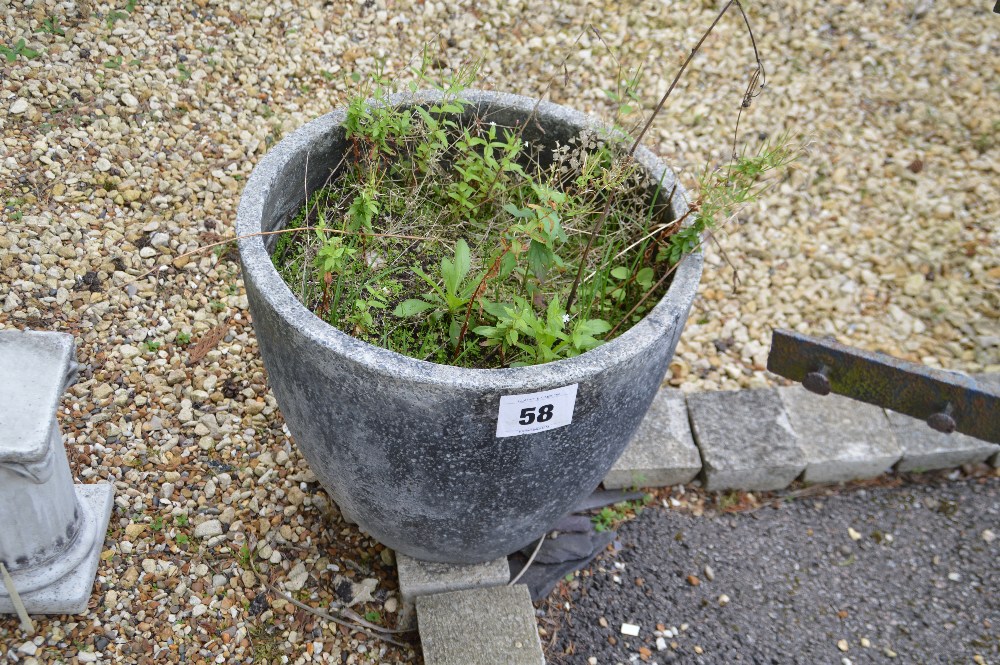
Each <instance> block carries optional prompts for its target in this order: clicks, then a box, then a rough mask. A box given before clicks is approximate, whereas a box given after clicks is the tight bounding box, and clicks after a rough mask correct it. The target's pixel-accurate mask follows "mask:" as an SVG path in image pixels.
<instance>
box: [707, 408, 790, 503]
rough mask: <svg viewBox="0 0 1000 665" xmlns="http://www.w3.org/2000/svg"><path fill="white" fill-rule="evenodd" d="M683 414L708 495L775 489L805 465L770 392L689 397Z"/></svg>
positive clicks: (786, 421) (788, 481)
mask: <svg viewBox="0 0 1000 665" xmlns="http://www.w3.org/2000/svg"><path fill="white" fill-rule="evenodd" d="M687 406H688V413H689V415H690V417H691V430H692V432H693V433H694V439H695V443H697V444H698V448H699V449H700V450H701V459H702V462H703V463H704V468H703V469H702V471H703V473H704V476H705V488H706V489H708V490H709V491H713V492H714V491H718V490H727V489H743V490H762V491H766V490H777V489H781V488H783V487H787V486H788V485H789V484H790V483H791V482H792V481H793V480H795V479H796V478H798V477H799V474H801V473H802V472H803V471H804V470H805V467H806V461H805V455H804V454H803V452H802V449H801V448H800V447H799V443H798V437H797V436H796V434H795V431H794V430H793V429H792V426H791V424H790V423H789V421H788V414H787V413H786V412H785V407H784V404H782V401H781V398H780V397H778V393H777V391H775V390H774V389H773V388H765V389H761V390H734V391H727V392H706V393H695V394H693V395H689V396H688V399H687Z"/></svg>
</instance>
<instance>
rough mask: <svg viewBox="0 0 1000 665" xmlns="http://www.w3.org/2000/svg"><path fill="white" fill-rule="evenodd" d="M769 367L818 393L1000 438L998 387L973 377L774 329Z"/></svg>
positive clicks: (948, 428)
mask: <svg viewBox="0 0 1000 665" xmlns="http://www.w3.org/2000/svg"><path fill="white" fill-rule="evenodd" d="M767 368H768V369H769V370H770V371H772V372H774V373H775V374H780V375H781V376H783V377H785V378H788V379H791V380H792V381H798V382H801V383H802V385H803V386H804V387H805V388H806V389H808V390H810V391H812V392H814V393H817V394H819V395H826V394H829V393H831V392H833V393H837V394H838V395H844V396H845V397H850V398H851V399H856V400H859V401H862V402H868V403H869V404H874V405H876V406H881V407H884V408H886V409H891V410H893V411H898V412H900V413H905V414H906V415H908V416H913V417H914V418H920V419H921V420H926V421H927V424H928V425H930V426H931V427H933V428H934V429H936V430H938V431H940V432H945V433H951V432H960V433H962V434H967V435H969V436H973V437H976V438H977V439H983V440H984V441H990V442H992V443H1000V392H998V389H997V388H995V387H991V386H990V387H988V386H986V385H984V384H981V383H977V382H976V380H975V379H973V378H971V377H968V376H965V375H964V374H957V373H955V372H947V371H944V370H940V369H932V368H929V367H925V366H924V365H919V364H917V363H911V362H907V361H905V360H900V359H899V358H894V357H892V356H890V355H886V354H884V353H873V352H871V351H863V350H861V349H856V348H854V347H851V346H847V345H845V344H840V343H839V342H836V341H833V340H831V339H817V338H814V337H808V336H806V335H802V334H800V333H797V332H792V331H789V330H775V331H774V332H773V333H772V335H771V352H770V353H769V354H768V357H767Z"/></svg>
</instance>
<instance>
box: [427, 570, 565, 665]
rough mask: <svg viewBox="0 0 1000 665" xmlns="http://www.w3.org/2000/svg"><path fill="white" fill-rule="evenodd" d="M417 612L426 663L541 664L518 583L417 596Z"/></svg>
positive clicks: (527, 599)
mask: <svg viewBox="0 0 1000 665" xmlns="http://www.w3.org/2000/svg"><path fill="white" fill-rule="evenodd" d="M417 614H418V615H419V621H418V623H419V624H420V648H421V649H422V650H423V652H424V663H425V664H426V665H471V664H472V663H495V664H496V665H500V664H501V663H502V664H503V665H545V656H544V654H543V653H542V645H541V642H540V640H539V639H538V625H537V623H536V619H535V608H534V607H533V606H532V604H531V595H530V594H529V593H528V587H526V586H524V585H523V584H515V585H514V586H512V587H511V586H498V587H490V588H485V589H467V590H465V591H452V592H450V593H440V594H432V595H429V596H420V597H419V598H417Z"/></svg>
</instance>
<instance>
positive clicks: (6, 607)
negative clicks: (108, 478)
mask: <svg viewBox="0 0 1000 665" xmlns="http://www.w3.org/2000/svg"><path fill="white" fill-rule="evenodd" d="M74 487H75V488H76V496H77V498H78V499H79V500H80V507H81V508H82V512H83V519H84V520H88V521H91V523H92V524H94V526H95V527H96V529H95V532H96V533H97V537H96V538H95V539H94V542H93V543H92V544H91V546H90V551H89V553H88V554H87V557H86V558H85V559H84V560H83V562H82V563H81V564H80V566H79V567H77V568H76V570H74V571H73V572H71V573H69V574H68V575H65V576H64V577H62V578H60V579H58V580H56V581H54V582H52V583H51V584H49V585H48V586H45V587H43V588H41V589H37V590H35V591H32V592H30V593H25V594H21V602H22V603H24V607H25V609H26V610H27V611H28V614H82V613H84V612H86V611H87V603H88V602H89V601H90V595H91V590H92V589H93V586H94V577H95V576H96V575H97V563H98V558H99V557H100V555H101V548H102V547H104V534H105V533H106V532H107V530H108V521H109V520H110V519H111V510H112V508H113V503H114V486H113V485H111V484H109V483H97V484H94V485H74ZM41 572H42V573H44V571H41ZM15 612H16V610H15V609H14V602H13V601H12V600H11V598H10V596H8V595H7V590H6V589H5V588H4V587H3V585H2V583H0V614H14V613H15Z"/></svg>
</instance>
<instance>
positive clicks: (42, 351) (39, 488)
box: [0, 331, 113, 614]
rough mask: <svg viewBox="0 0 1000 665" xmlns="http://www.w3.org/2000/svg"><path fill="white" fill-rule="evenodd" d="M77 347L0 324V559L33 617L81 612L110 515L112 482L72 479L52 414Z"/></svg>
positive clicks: (1, 595) (0, 590)
mask: <svg viewBox="0 0 1000 665" xmlns="http://www.w3.org/2000/svg"><path fill="white" fill-rule="evenodd" d="M74 354H75V345H74V342H73V338H72V337H71V336H70V335H65V334H61V333H43V332H30V331H25V332H21V331H0V562H2V563H3V565H4V567H5V568H6V569H7V571H8V572H9V573H10V576H11V579H12V580H13V583H14V588H15V589H16V591H17V595H18V596H19V597H20V600H21V602H22V603H23V604H24V606H25V609H26V610H27V611H28V612H29V613H35V614H78V613H81V612H84V611H85V610H86V609H87V601H88V599H89V598H90V591H91V586H92V585H93V582H94V575H95V574H96V572H97V563H98V557H99V555H100V549H101V546H102V545H103V543H104V533H105V530H106V529H107V526H108V520H109V518H110V516H111V509H112V495H113V489H112V486H111V485H109V484H107V483H100V484H97V485H77V486H74V485H73V479H72V476H71V474H70V469H69V463H68V461H67V459H66V451H65V449H64V448H63V443H62V435H61V433H60V432H59V425H58V423H57V422H56V419H55V415H56V409H57V408H58V406H59V399H60V396H61V395H62V393H63V392H64V391H65V389H66V387H67V386H68V385H69V384H71V383H72V382H73V380H74V379H75V377H76V363H75V361H74ZM15 610H16V607H15V602H14V599H13V598H12V597H11V596H10V595H9V594H8V593H7V590H6V588H4V587H2V586H0V613H4V614H9V613H13V612H15Z"/></svg>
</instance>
